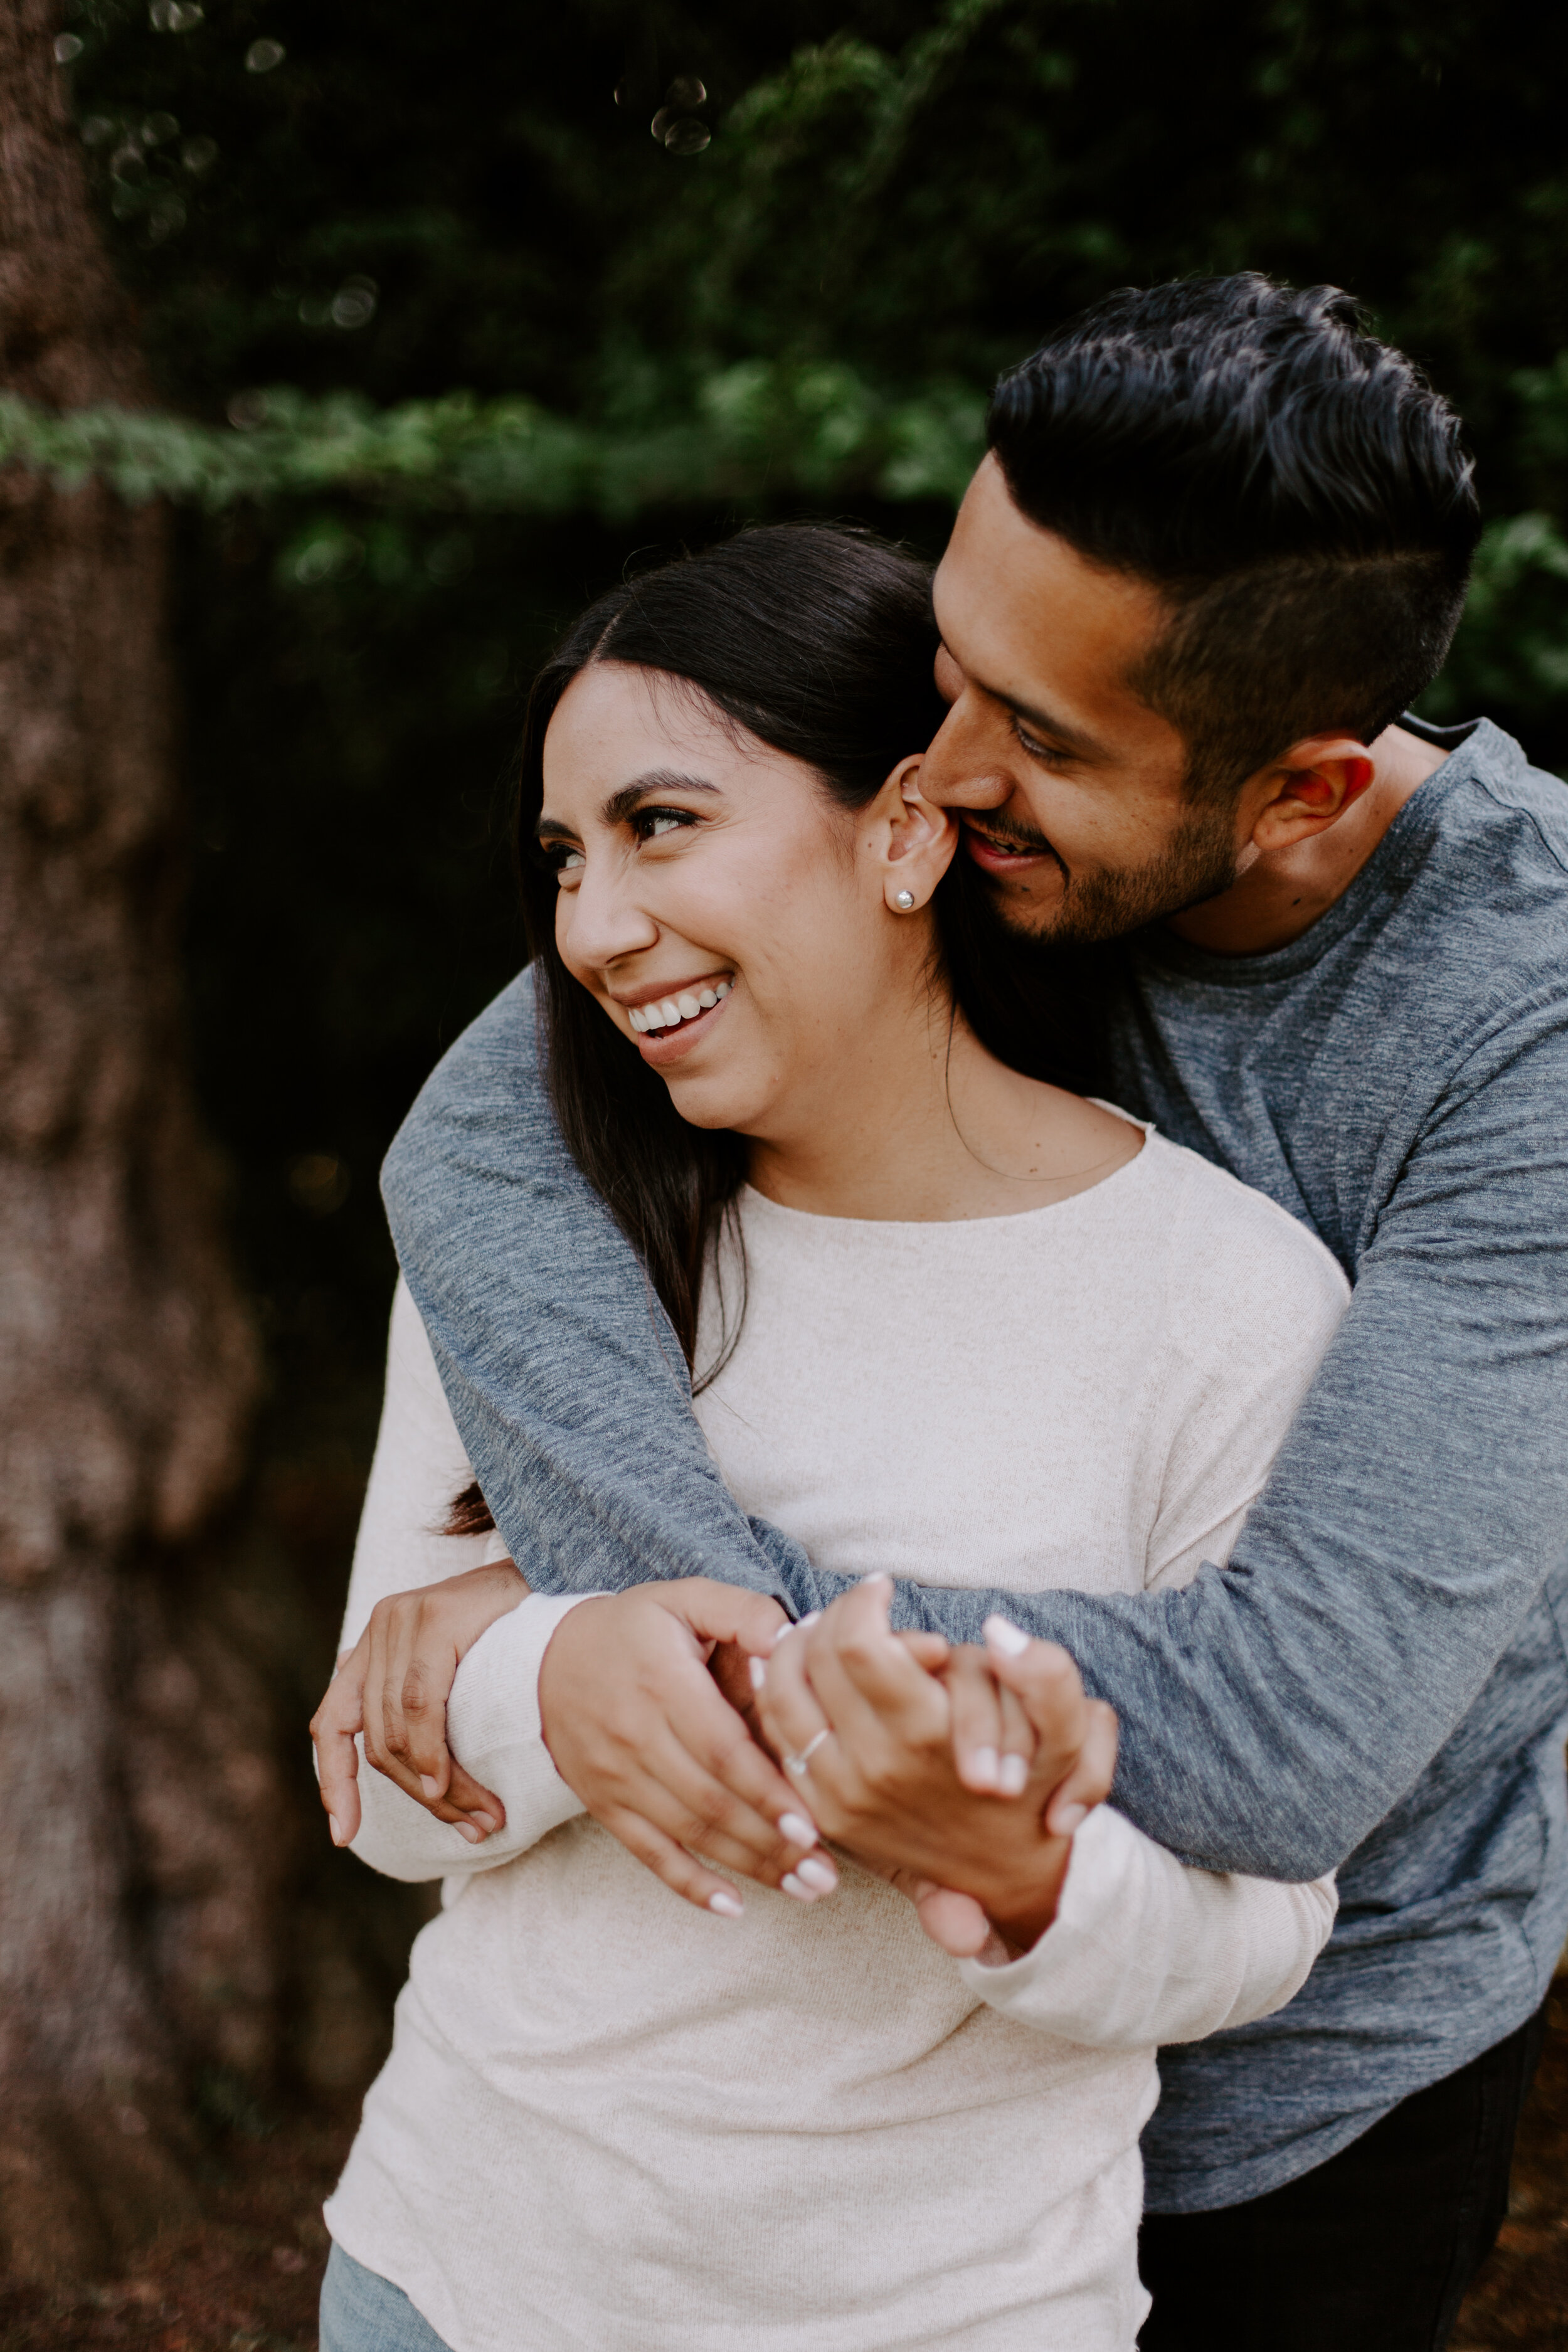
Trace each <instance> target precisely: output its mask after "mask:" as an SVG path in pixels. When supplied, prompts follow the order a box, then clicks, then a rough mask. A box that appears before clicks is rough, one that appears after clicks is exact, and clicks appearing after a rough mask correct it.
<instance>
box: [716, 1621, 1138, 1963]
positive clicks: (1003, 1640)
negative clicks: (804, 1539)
mask: <svg viewBox="0 0 1568 2352" xmlns="http://www.w3.org/2000/svg"><path fill="white" fill-rule="evenodd" d="M888 1600H889V1587H888V1583H887V1580H885V1579H879V1578H871V1579H868V1580H867V1582H866V1583H865V1584H863V1585H861V1586H860V1587H858V1589H857V1590H856V1591H854V1592H850V1593H847V1594H846V1595H845V1596H844V1598H843V1599H842V1600H840V1601H836V1602H835V1603H834V1605H833V1607H832V1608H831V1609H830V1610H828V1611H827V1612H826V1614H825V1615H824V1616H823V1617H821V1618H819V1619H817V1620H816V1622H813V1623H810V1624H808V1625H806V1626H805V1627H802V1628H797V1629H796V1630H795V1631H794V1632H792V1633H786V1634H785V1635H784V1636H783V1637H782V1638H781V1640H780V1641H779V1643H778V1644H777V1646H776V1648H775V1649H774V1651H773V1654H772V1656H771V1658H770V1660H769V1663H768V1666H767V1670H766V1674H765V1677H764V1678H763V1685H762V1688H761V1690H760V1692H759V1713H760V1716H761V1719H762V1723H763V1728H764V1730H765V1732H766V1734H767V1736H768V1737H769V1738H770V1739H771V1740H772V1741H773V1744H774V1745H775V1747H776V1748H778V1749H779V1752H780V1753H781V1754H782V1755H783V1756H784V1759H785V1762H786V1766H787V1767H788V1769H790V1771H791V1776H792V1778H794V1779H795V1784H796V1786H797V1788H799V1789H801V1790H802V1791H803V1792H804V1793H808V1794H809V1796H810V1799H811V1802H812V1807H813V1811H814V1813H815V1816H816V1820H817V1822H819V1824H820V1825H821V1827H822V1829H823V1830H824V1832H826V1834H827V1835H828V1836H830V1837H832V1838H834V1839H836V1840H837V1841H838V1842H839V1843H842V1844H844V1845H846V1846H847V1847H848V1849H849V1851H850V1852H851V1853H855V1854H856V1855H857V1856H858V1857H859V1858H861V1859H863V1860H864V1861H866V1862H867V1863H868V1864H869V1866H870V1867H872V1868H874V1869H878V1870H880V1871H882V1872H883V1873H884V1874H887V1875H889V1876H896V1874H899V1873H908V1874H912V1875H913V1878H914V1879H915V1880H916V1881H917V1882H929V1884H928V1885H927V1886H926V1890H925V1900H923V1901H922V1902H921V1913H922V1919H924V1916H925V1912H926V1909H927V1907H928V1905H929V1904H930V1903H931V1902H932V1901H934V1900H935V1890H951V1891H952V1892H953V1893H955V1894H957V1895H971V1896H973V1898H974V1900H975V1901H976V1902H978V1903H979V1904H980V1905H981V1906H982V1907H983V1909H984V1913H985V1915H986V1916H987V1918H988V1919H989V1920H990V1921H991V1922H992V1924H993V1926H994V1927H995V1928H996V1929H997V1930H998V1932H999V1934H1000V1935H1001V1937H1003V1939H1004V1941H1005V1943H1006V1945H1007V1946H1008V1948H1010V1949H1013V1950H1024V1949H1026V1948H1028V1947H1029V1946H1030V1945H1032V1944H1034V1943H1035V1942H1037V1940H1038V1938H1039V1937H1040V1936H1041V1935H1042V1934H1043V1933H1044V1932H1045V1929H1046V1928H1047V1927H1048V1926H1049V1925H1050V1923H1051V1920H1052V1919H1053V1918H1054V1917H1055V1916H1056V1903H1057V1897H1058V1893H1059V1891H1060V1887H1061V1883H1062V1880H1063V1878H1064V1876H1065V1874H1066V1871H1067V1864H1068V1855H1069V1853H1070V1851H1071V1832H1072V1830H1073V1829H1074V1828H1076V1826H1077V1825H1078V1823H1079V1822H1080V1821H1081V1820H1082V1819H1083V1817H1084V1814H1085V1812H1086V1811H1088V1810H1089V1806H1090V1805H1091V1804H1093V1803H1097V1802H1099V1801H1100V1799H1101V1798H1103V1797H1104V1796H1105V1795H1107V1794H1108V1793H1109V1790H1110V1780H1111V1775H1112V1772H1113V1771H1114V1769H1115V1717H1114V1716H1113V1714H1112V1713H1111V1710H1110V1708H1109V1707H1107V1706H1104V1705H1103V1704H1102V1703H1101V1702H1099V1701H1091V1700H1089V1699H1087V1698H1086V1697H1085V1696H1084V1692H1083V1685H1082V1684H1081V1682H1080V1680H1079V1675H1078V1669H1077V1667H1076V1666H1075V1665H1074V1664H1073V1662H1072V1660H1071V1658H1070V1657H1069V1656H1068V1654H1067V1652H1066V1651H1065V1650H1061V1649H1058V1647H1057V1646H1056V1644H1055V1643H1047V1642H1030V1641H1029V1640H1027V1638H1026V1636H1025V1635H1023V1634H1021V1633H1018V1631H1017V1629H1016V1627H1014V1626H1011V1625H1008V1624H1006V1623H1005V1621H1004V1620H1000V1619H997V1620H993V1621H992V1622H991V1624H990V1625H989V1626H988V1628H987V1632H988V1635H989V1648H988V1650H987V1652H986V1653H985V1654H981V1653H978V1652H972V1653H970V1654H968V1656H967V1660H966V1659H965V1654H964V1653H963V1652H955V1653H953V1654H952V1658H951V1659H950V1661H949V1663H948V1666H947V1668H946V1670H945V1672H944V1674H943V1675H942V1676H940V1677H939V1676H937V1675H932V1674H930V1673H928V1672H926V1671H925V1670H924V1668H923V1667H922V1666H921V1664H920V1663H918V1661H917V1659H916V1658H915V1657H914V1656H913V1655H911V1653H910V1648H909V1646H908V1644H907V1643H905V1642H903V1641H902V1640H901V1639H900V1637H899V1636H898V1635H896V1634H894V1633H891V1632H890V1631H889V1625H888ZM978 1675H984V1677H985V1678H986V1679H988V1680H991V1681H993V1682H994V1685H996V1686H998V1687H999V1688H1000V1689H1001V1690H1002V1691H1004V1692H1005V1693H1006V1694H1008V1696H1009V1699H1010V1700H1011V1701H1015V1702H1016V1710H1015V1707H1014V1706H1011V1705H1007V1704H1004V1703H1002V1702H1000V1701H998V1702H996V1703H995V1704H994V1709H993V1718H992V1719H993V1720H994V1725H995V1727H996V1728H995V1735H994V1756H995V1759H996V1760H995V1763H994V1766H993V1768H992V1769H991V1770H990V1771H989V1772H987V1771H986V1769H985V1766H984V1763H983V1765H982V1772H981V1777H982V1779H983V1785H982V1786H981V1787H980V1788H975V1787H973V1785H966V1782H965V1780H964V1779H963V1778H961V1777H960V1774H959V1771H958V1769H957V1768H956V1766H955V1763H954V1759H953V1733H954V1717H955V1714H956V1713H957V1712H958V1710H959V1708H960V1707H962V1708H963V1709H964V1710H965V1712H966V1715H967V1717H968V1719H969V1720H970V1721H971V1722H972V1723H973V1721H975V1720H977V1719H981V1718H983V1717H984V1708H982V1707H980V1706H978V1705H977V1700H976V1694H975V1693H974V1692H973V1690H971V1689H970V1688H969V1687H968V1684H967V1682H966V1680H965V1679H964V1678H965V1677H973V1676H978ZM952 1693H958V1694H960V1696H958V1697H957V1698H955V1697H954V1696H952ZM1025 1738H1027V1741H1028V1744H1029V1748H1030V1753H1029V1754H1028V1755H1027V1756H1025V1755H1024V1749H1023V1743H1024V1740H1025ZM980 1744H981V1745H982V1746H983V1747H984V1746H985V1745H987V1744H991V1743H987V1742H985V1741H984V1740H983V1741H982V1742H981V1743H980ZM1011 1756H1018V1757H1019V1758H1020V1759H1021V1761H1022V1763H1023V1772H1022V1782H1021V1786H1020V1785H1018V1783H1019V1780H1020V1774H1019V1771H1018V1769H1017V1767H1016V1766H1015V1767H1013V1768H1012V1769H1008V1770H1006V1771H1004V1769H1003V1762H1002V1759H1004V1758H1005V1757H1011ZM975 1777H976V1776H975V1775H974V1773H973V1769H971V1770H970V1772H969V1775H968V1778H969V1780H970V1781H973V1779H974V1778H975ZM1015 1789H1016V1801H1008V1799H1009V1798H1010V1797H1011V1796H1012V1795H1013V1793H1014V1790H1015ZM927 1925H928V1932H930V1925H931V1923H930V1922H927ZM937 1940H939V1941H941V1942H942V1943H944V1944H947V1943H948V1942H949V1938H948V1937H947V1936H946V1935H942V1934H940V1933H939V1934H938V1937H937ZM950 1948H951V1947H950Z"/></svg>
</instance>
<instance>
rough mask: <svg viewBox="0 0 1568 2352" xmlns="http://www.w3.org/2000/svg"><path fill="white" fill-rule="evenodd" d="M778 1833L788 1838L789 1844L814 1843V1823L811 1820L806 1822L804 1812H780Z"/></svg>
mask: <svg viewBox="0 0 1568 2352" xmlns="http://www.w3.org/2000/svg"><path fill="white" fill-rule="evenodd" d="M779 1835H780V1836H781V1837H786V1838H788V1840H789V1842H790V1843H791V1845H815V1844H816V1825H815V1824H814V1823H813V1822H808V1821H807V1820H806V1818H805V1814H804V1813H781V1814H780V1815H779Z"/></svg>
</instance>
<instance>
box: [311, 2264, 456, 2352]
mask: <svg viewBox="0 0 1568 2352" xmlns="http://www.w3.org/2000/svg"><path fill="white" fill-rule="evenodd" d="M321 2352H450V2347H449V2346H447V2344H446V2343H444V2342H443V2340H442V2338H441V2337H440V2336H437V2333H436V2330H435V2329H434V2328H433V2327H432V2326H431V2325H430V2323H429V2321H428V2320H427V2319H422V2318H421V2317H420V2315H419V2314H418V2313H417V2312H416V2310H415V2308H414V2305H412V2304H411V2303H410V2302H409V2300H408V2297H407V2296H406V2295H405V2294H404V2292H403V2289H402V2288H401V2287H400V2286H394V2285H393V2284H392V2281H391V2280H390V2279H384V2278H382V2277H381V2276H380V2275H379V2274H378V2273H376V2272H375V2271H367V2270H366V2268H365V2266H364V2264H363V2263H356V2262H355V2260H354V2258H353V2255H352V2254H345V2253H344V2252H343V2250H342V2247H341V2246H338V2245H334V2246H333V2248H332V2251H331V2253H330V2254H329V2255H328V2257H327V2275H326V2277H325V2278H324V2279H323V2280H322V2281H321Z"/></svg>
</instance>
